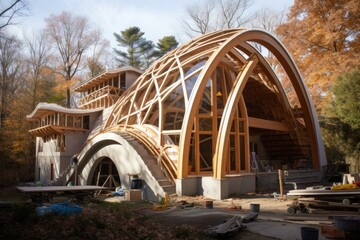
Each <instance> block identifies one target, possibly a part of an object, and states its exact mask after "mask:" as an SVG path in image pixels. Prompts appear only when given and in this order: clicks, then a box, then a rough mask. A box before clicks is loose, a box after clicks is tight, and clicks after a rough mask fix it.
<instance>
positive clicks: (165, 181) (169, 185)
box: [120, 132, 176, 194]
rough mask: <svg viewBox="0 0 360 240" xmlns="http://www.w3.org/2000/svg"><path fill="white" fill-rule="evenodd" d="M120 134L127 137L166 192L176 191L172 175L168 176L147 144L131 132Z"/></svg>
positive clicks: (124, 137)
mask: <svg viewBox="0 0 360 240" xmlns="http://www.w3.org/2000/svg"><path fill="white" fill-rule="evenodd" d="M120 136H121V137H122V138H123V139H125V140H126V141H127V142H128V143H129V144H130V145H131V146H132V147H133V148H134V149H135V150H136V151H137V153H138V154H139V155H140V156H141V158H142V159H143V161H144V163H145V165H146V166H147V167H148V169H149V171H150V172H151V174H152V175H153V177H154V178H155V179H156V181H157V182H158V183H159V185H160V186H161V187H162V188H163V190H164V192H166V193H168V194H173V193H175V192H176V190H175V184H174V182H173V181H172V180H171V178H170V177H168V175H167V174H166V171H165V169H164V168H163V167H162V166H161V164H160V162H158V160H157V159H156V157H155V156H154V155H153V154H151V153H150V151H149V150H148V149H147V148H146V146H145V145H144V144H143V143H141V142H140V141H138V140H137V139H136V138H135V137H134V136H131V135H130V134H127V133H124V132H122V133H120Z"/></svg>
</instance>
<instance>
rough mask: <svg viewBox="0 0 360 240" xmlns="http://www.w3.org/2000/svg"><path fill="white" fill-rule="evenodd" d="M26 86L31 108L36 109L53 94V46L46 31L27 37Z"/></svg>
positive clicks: (28, 103)
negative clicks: (51, 63) (51, 65)
mask: <svg viewBox="0 0 360 240" xmlns="http://www.w3.org/2000/svg"><path fill="white" fill-rule="evenodd" d="M25 49H26V53H27V54H26V56H24V62H25V63H26V65H25V66H26V78H27V81H26V86H25V89H24V90H25V91H26V93H27V96H26V98H27V100H28V101H27V104H26V105H30V106H29V110H30V111H32V110H33V109H35V107H36V105H37V104H38V103H39V102H41V101H47V100H49V98H50V97H51V95H52V94H53V91H52V90H51V89H52V88H53V87H54V83H55V82H54V72H53V71H52V70H51V68H50V65H49V63H50V61H51V57H52V55H51V46H50V44H49V43H48V41H47V38H46V35H45V32H44V31H40V32H38V34H33V35H32V36H26V37H25Z"/></svg>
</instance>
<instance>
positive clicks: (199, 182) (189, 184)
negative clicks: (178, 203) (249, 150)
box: [176, 173, 255, 199]
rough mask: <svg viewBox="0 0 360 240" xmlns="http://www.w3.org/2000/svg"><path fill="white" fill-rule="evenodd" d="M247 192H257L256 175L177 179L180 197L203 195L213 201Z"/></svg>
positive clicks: (177, 191) (177, 190) (177, 189)
mask: <svg viewBox="0 0 360 240" xmlns="http://www.w3.org/2000/svg"><path fill="white" fill-rule="evenodd" d="M247 192H255V175H254V174H251V173H249V174H241V175H234V176H227V177H226V178H225V179H221V180H219V179H215V178H213V177H212V176H189V177H188V178H184V179H176V193H177V194H178V195H180V196H195V195H203V196H204V197H207V198H212V199H224V198H228V197H229V196H230V195H238V194H242V193H247Z"/></svg>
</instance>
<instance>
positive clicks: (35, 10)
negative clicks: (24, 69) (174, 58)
mask: <svg viewBox="0 0 360 240" xmlns="http://www.w3.org/2000/svg"><path fill="white" fill-rule="evenodd" d="M29 2H30V5H31V6H30V7H31V12H30V14H29V16H27V17H25V18H23V19H21V20H20V26H21V28H22V30H24V31H25V32H27V33H31V32H32V31H37V30H39V29H41V28H43V27H44V26H45V23H44V19H45V18H46V17H49V16H50V15H51V14H55V15H57V14H60V13H61V12H62V11H69V12H72V13H74V14H76V15H82V16H85V17H87V18H88V19H89V20H90V22H91V23H93V24H94V25H95V26H97V27H99V28H100V29H102V31H103V35H104V37H105V38H106V39H108V40H110V42H111V45H112V47H115V41H114V37H113V33H114V32H117V33H119V32H120V31H122V30H124V29H126V28H128V27H131V26H138V27H139V28H140V29H141V31H143V32H145V38H147V39H148V40H152V41H153V42H157V41H158V40H159V39H160V38H162V37H163V36H169V35H174V36H175V37H176V38H177V39H178V40H179V41H185V40H188V39H187V38H186V37H185V35H184V34H183V30H182V27H181V24H180V21H181V18H183V17H184V16H185V9H186V7H187V6H189V5H191V4H193V3H194V2H197V0H31V1H29ZM269 2H271V3H269ZM292 4H293V0H253V5H252V7H251V8H250V10H251V11H255V10H258V9H260V8H262V7H268V8H272V9H276V10H283V9H287V8H288V7H290V6H291V5H292ZM18 28H19V27H18ZM15 31H16V32H20V31H19V29H17V30H15Z"/></svg>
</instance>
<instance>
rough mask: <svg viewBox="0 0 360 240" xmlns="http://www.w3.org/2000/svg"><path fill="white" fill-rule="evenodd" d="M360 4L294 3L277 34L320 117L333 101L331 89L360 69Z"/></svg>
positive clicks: (332, 0)
mask: <svg viewBox="0 0 360 240" xmlns="http://www.w3.org/2000/svg"><path fill="white" fill-rule="evenodd" d="M359 31H360V4H359V1H357V0H348V1H342V0H317V1H313V0H301V1H300V0H295V2H294V5H293V6H292V7H291V9H290V12H289V15H288V20H287V22H286V23H284V24H281V25H280V26H279V27H278V28H277V29H276V32H277V34H278V36H279V37H280V38H281V40H282V42H283V43H284V45H285V46H286V47H287V49H288V50H289V52H290V53H291V54H292V56H293V58H294V59H295V62H296V64H297V66H298V67H299V69H300V72H301V73H302V75H303V77H304V79H305V82H306V84H307V86H308V89H309V91H310V94H311V95H312V99H313V100H314V102H315V105H316V108H317V110H318V113H320V115H321V114H323V110H324V108H325V107H326V106H327V105H329V103H330V102H331V100H332V95H331V94H330V92H329V91H330V89H331V85H332V84H333V83H334V82H335V80H336V79H337V77H338V76H340V75H341V74H342V73H344V72H347V71H349V70H350V69H354V68H355V67H356V66H357V65H359V60H358V59H359V57H360V35H359Z"/></svg>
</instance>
